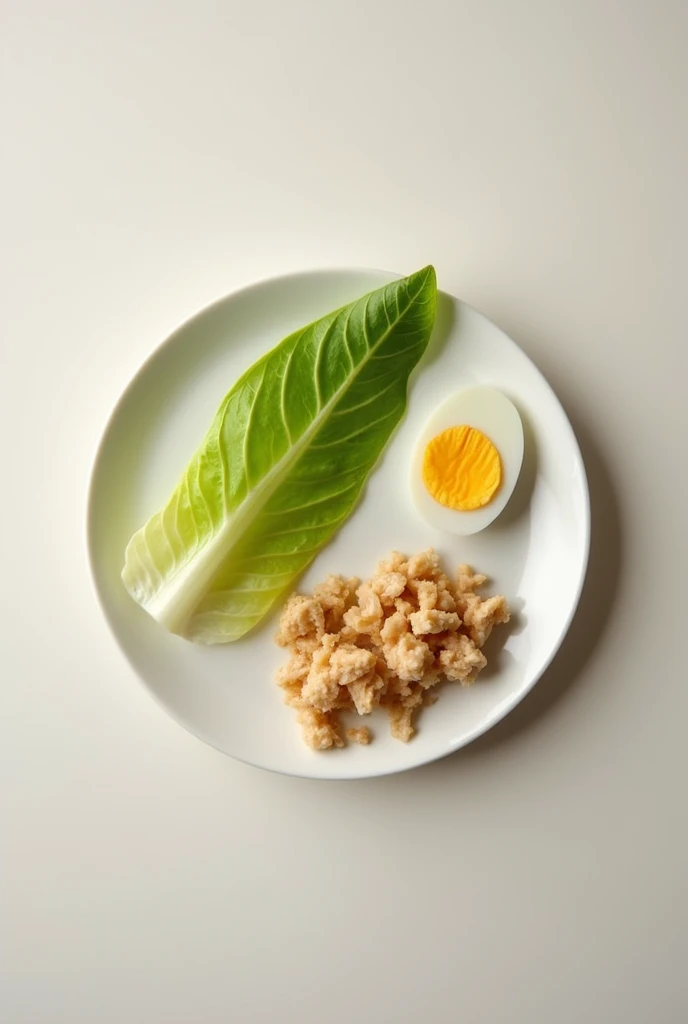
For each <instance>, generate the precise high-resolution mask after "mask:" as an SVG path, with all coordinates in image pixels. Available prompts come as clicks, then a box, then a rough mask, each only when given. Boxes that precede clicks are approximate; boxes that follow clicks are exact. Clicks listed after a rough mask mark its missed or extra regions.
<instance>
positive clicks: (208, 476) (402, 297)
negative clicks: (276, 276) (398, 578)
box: [122, 267, 437, 644]
mask: <svg viewBox="0 0 688 1024" xmlns="http://www.w3.org/2000/svg"><path fill="white" fill-rule="evenodd" d="M436 300H437V285H436V280H435V271H434V269H433V268H432V267H426V268H425V269H424V270H420V271H418V273H416V274H412V275H411V276H410V277H406V278H402V279H401V280H399V281H395V282H393V283H392V284H389V285H387V286H385V287H384V288H379V289H378V290H377V291H374V292H371V293H370V294H369V295H365V296H363V298H361V299H359V300H358V301H356V302H352V303H351V304H350V305H348V306H344V307H343V308H342V309H339V310H336V311H335V312H333V313H330V314H329V315H328V316H324V317H322V319H320V320H316V321H315V322H314V323H312V324H309V325H308V326H307V327H304V328H303V329H302V330H300V331H296V332H295V333H294V334H291V335H289V337H287V338H285V339H284V340H283V341H282V342H280V344H279V345H277V346H276V347H275V348H273V349H272V350H271V351H270V352H268V353H267V354H266V355H264V356H263V357H262V358H261V359H259V360H258V361H257V362H256V363H254V364H253V366H251V367H250V368H249V369H248V370H247V371H246V373H245V374H244V375H243V376H242V377H241V378H240V379H239V380H238V381H237V383H236V384H235V385H234V387H233V388H232V389H231V391H230V392H229V394H228V395H227V396H226V397H225V399H224V401H223V402H222V404H221V406H220V408H219V410H218V412H217V414H216V416H215V419H214V421H213V424H212V426H211V427H210V430H209V431H208V434H207V435H206V437H205V439H204V441H203V443H202V444H201V446H200V448H199V449H198V451H197V452H196V454H195V455H194V457H193V458H192V459H191V462H190V463H189V465H188V466H187V468H186V470H185V471H184V473H183V475H182V477H181V479H180V481H179V483H178V485H177V487H176V489H175V491H174V493H173V494H172V497H171V498H170V500H169V501H168V503H167V504H166V505H165V507H164V508H163V509H162V510H161V511H159V512H156V513H155V515H154V516H152V517H151V519H149V520H148V522H147V523H146V524H145V526H143V527H142V528H141V529H140V530H139V531H138V532H137V533H135V534H134V536H133V537H132V538H131V540H130V541H129V544H128V546H127V549H126V554H125V564H124V569H123V571H122V579H123V581H124V584H125V586H126V588H127V590H128V591H129V593H130V594H131V595H132V597H133V598H134V600H135V601H137V602H138V603H139V604H140V605H141V606H142V607H143V608H145V610H146V611H147V612H148V613H149V614H150V615H152V616H153V618H155V619H157V620H158V621H159V622H160V623H162V625H163V626H165V627H166V628H167V629H169V630H170V631H171V632H173V633H178V634H179V635H181V636H184V637H186V638H187V639H189V640H194V641H197V642H201V643H208V644H212V643H226V642H228V641H232V640H236V639H238V638H239V637H241V636H243V634H244V633H246V632H247V631H248V630H249V629H251V628H252V627H253V626H255V625H256V623H257V622H259V621H260V619H262V618H263V616H264V615H265V614H266V612H267V611H268V610H269V609H270V607H271V605H272V604H274V602H275V601H276V600H277V598H278V597H279V596H280V595H281V594H283V593H284V591H285V590H286V589H287V588H288V587H289V586H290V585H291V584H292V583H293V582H294V580H295V578H296V577H297V576H298V575H299V573H301V572H302V571H303V570H304V569H305V568H306V566H307V565H308V564H309V562H310V561H311V560H312V559H313V558H314V557H315V555H316V554H317V552H318V551H319V550H320V548H322V547H323V545H324V544H325V543H326V542H327V541H328V540H329V539H330V538H331V537H332V535H333V534H334V533H335V531H336V530H337V529H338V528H339V527H340V526H341V525H342V523H343V522H344V521H345V519H346V518H347V516H348V515H349V513H350V512H351V510H352V509H353V508H354V506H355V504H356V502H357V500H358V498H359V496H360V494H361V491H362V489H363V486H364V484H365V481H366V479H367V477H368V475H369V474H370V471H371V470H372V468H373V467H374V465H375V463H376V462H377V460H378V458H379V456H380V454H381V452H382V450H383V449H384V447H385V445H386V443H387V441H388V440H389V438H390V436H391V434H392V432H393V430H394V428H395V427H396V425H397V423H398V422H399V420H400V419H401V417H402V415H403V413H404V410H405V408H406V392H407V386H408V379H409V374H410V373H411V371H412V369H413V368H414V366H415V365H416V363H417V362H418V360H419V359H420V357H421V356H422V354H423V352H424V351H425V348H426V346H427V343H428V340H429V338H430V334H431V331H432V327H433V323H434V319H435V307H436Z"/></svg>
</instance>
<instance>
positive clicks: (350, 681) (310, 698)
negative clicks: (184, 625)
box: [276, 548, 509, 750]
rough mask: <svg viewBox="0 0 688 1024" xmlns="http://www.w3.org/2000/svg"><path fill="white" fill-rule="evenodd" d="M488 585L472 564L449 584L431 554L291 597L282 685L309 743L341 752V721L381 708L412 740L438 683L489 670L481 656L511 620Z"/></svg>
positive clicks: (396, 731) (400, 558)
mask: <svg viewBox="0 0 688 1024" xmlns="http://www.w3.org/2000/svg"><path fill="white" fill-rule="evenodd" d="M485 581H486V577H485V576H481V575H478V574H476V573H474V572H473V571H472V569H470V568H469V566H467V565H461V566H459V568H458V570H457V573H456V575H455V577H454V578H453V579H450V578H449V577H448V576H446V575H445V573H444V572H443V571H442V569H441V567H440V562H439V558H438V556H437V554H436V552H435V551H434V550H433V549H432V548H430V549H429V550H428V551H422V552H421V553H420V554H418V555H414V556H412V557H411V558H407V557H405V556H404V555H402V554H399V552H393V553H392V554H391V556H390V557H389V558H388V559H386V560H385V561H383V562H380V564H379V566H378V568H377V572H376V573H375V575H374V576H372V577H371V578H370V579H369V580H365V581H364V582H362V583H361V582H360V581H359V580H358V579H355V578H352V579H347V578H345V577H342V576H328V577H327V579H326V580H325V581H324V582H323V583H321V584H319V585H318V586H317V587H315V589H314V591H313V594H312V596H310V597H309V596H306V595H302V594H292V595H291V597H290V598H289V599H288V601H287V603H286V604H285V606H284V609H283V610H282V615H281V619H280V626H279V632H278V634H277V637H276V641H277V643H278V644H279V645H280V646H281V647H284V648H286V649H287V651H288V652H289V655H290V657H289V661H288V662H287V663H286V664H285V665H283V666H282V667H281V668H280V669H279V671H278V675H277V682H278V685H279V686H281V687H282V689H283V690H284V699H285V702H286V703H287V704H289V705H291V707H293V708H295V709H296V710H297V712H298V714H297V719H298V722H299V724H300V725H301V728H302V731H303V738H304V740H305V741H306V743H307V744H308V745H309V746H310V747H312V748H313V749H314V750H327V749H328V748H330V747H342V746H344V745H345V741H344V738H343V737H342V730H341V725H340V722H339V720H338V712H341V711H356V712H358V714H359V715H368V714H370V713H371V712H372V711H374V710H375V709H376V708H383V709H384V710H385V711H386V712H387V714H388V715H389V720H390V728H391V732H392V735H393V736H394V737H395V738H396V739H399V740H403V741H404V742H407V741H408V740H410V739H411V737H412V736H413V733H414V728H413V716H414V714H415V712H416V711H417V710H418V709H419V708H420V707H421V706H423V705H427V704H429V703H433V702H434V700H435V699H436V694H435V692H434V688H435V687H436V686H437V684H438V683H440V682H441V681H442V680H445V679H446V680H452V681H453V680H458V681H459V682H461V683H463V684H464V685H468V684H470V683H472V682H473V681H474V680H475V678H476V676H477V675H478V673H479V672H480V671H481V669H483V668H484V667H485V665H486V664H487V658H486V657H485V654H484V653H483V651H482V647H483V646H484V644H485V642H486V640H487V638H488V637H489V635H490V633H491V632H492V628H493V626H495V625H497V624H498V623H505V622H508V621H509V608H508V605H507V602H506V599H505V598H504V597H502V596H501V595H496V596H494V597H487V598H485V597H481V596H480V595H479V594H478V593H476V591H477V590H478V589H479V588H480V587H481V586H482V585H483V584H484V583H485ZM358 731H359V730H355V731H354V732H358ZM346 736H347V737H348V738H353V739H355V740H356V741H357V742H364V743H366V742H370V737H369V736H368V737H367V738H366V739H362V738H360V737H358V736H356V735H352V734H350V732H349V731H347V733H346Z"/></svg>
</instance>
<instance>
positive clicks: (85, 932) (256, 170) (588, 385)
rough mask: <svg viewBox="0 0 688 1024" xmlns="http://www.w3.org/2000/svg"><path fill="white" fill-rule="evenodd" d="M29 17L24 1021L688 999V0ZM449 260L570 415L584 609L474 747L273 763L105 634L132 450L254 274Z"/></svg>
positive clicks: (14, 884)
mask: <svg viewBox="0 0 688 1024" xmlns="http://www.w3.org/2000/svg"><path fill="white" fill-rule="evenodd" d="M0 9H1V14H2V25H1V27H0V47H1V49H2V66H3V73H4V74H3V87H2V107H3V113H2V136H3V154H4V155H3V157H2V170H1V172H0V173H1V180H2V205H3V220H2V225H3V226H2V236H3V243H4V244H3V265H4V266H3V271H2V278H1V280H2V329H1V333H2V338H1V339H0V360H1V364H0V386H1V387H2V404H1V406H0V415H1V419H2V431H1V434H0V443H1V444H2V465H3V485H2V491H1V493H2V501H1V504H0V517H1V520H2V523H1V527H2V529H1V532H0V538H1V540H0V543H1V544H2V575H3V583H2V587H1V588H0V605H1V608H2V619H1V627H0V635H1V637H2V648H3V655H4V656H3V660H2V662H1V664H2V677H3V682H2V691H1V692H2V707H3V710H2V722H3V727H4V729H3V731H4V732H5V734H6V735H5V738H4V741H3V747H2V760H3V764H4V768H3V773H2V774H3V792H4V794H5V797H4V800H3V803H4V807H5V809H4V810H3V813H2V817H3V819H4V820H5V822H6V823H8V825H9V828H8V830H7V831H6V832H5V838H4V839H3V840H2V847H3V849H4V853H3V855H2V858H3V865H4V866H3V869H2V871H3V876H4V877H3V891H4V895H3V903H4V910H3V915H2V916H3V917H4V925H3V926H2V927H3V931H5V933H6V934H5V938H6V939H8V941H7V943H6V947H5V950H6V952H5V954H4V955H3V960H4V965H3V984H2V1001H3V1002H2V1006H1V1007H0V1011H2V1012H0V1016H2V1017H3V1019H4V1020H5V1021H6V1022H7V1024H20V1022H31V1024H35V1022H41V1024H42V1022H46V1024H47V1022H57V1021H60V1022H62V1021H64V1022H70V1024H81V1022H89V1024H100V1022H103V1024H109V1022H116V1024H119V1022H134V1024H139V1022H147V1024H150V1022H158V1021H159V1022H161V1024H162V1022H164V1024H206V1022H207V1024H215V1022H218V1024H219V1022H223V1024H224V1022H228V1021H232V1022H237V1024H243V1022H248V1024H252V1022H261V1024H262V1022H268V1024H271V1022H281V1021H291V1020H294V1021H301V1022H304V1024H310V1022H316V1021H321V1020H324V1021H329V1022H332V1024H339V1022H345V1021H350V1020H360V1021H364V1022H371V1024H376V1022H378V1021H380V1022H382V1021H392V1020H396V1021H404V1022H407V1021H408V1022H411V1021H418V1020H420V1021H426V1022H428V1024H445V1022H446V1024H450V1022H451V1024H453V1022H455V1021H465V1022H468V1024H478V1022H485V1024H502V1022H505V1024H506V1022H509V1024H511V1022H527V1024H540V1022H542V1024H568V1022H571V1024H574V1022H576V1024H577V1022H579V1021H586V1022H592V1024H597V1022H605V1024H606V1022H608V1021H609V1022H621V1021H623V1022H631V1024H636V1022H637V1024H644V1022H646V1021H650V1020H652V1021H653V1022H654V1024H657V1022H659V1024H673V1022H679V1021H685V1020H686V1019H687V1016H688V988H687V981H686V972H685V958H686V953H687V952H688V902H687V897H686V888H685V884H686V864H687V861H688V857H687V854H688V841H687V840H688V826H687V814H688V812H687V804H688V801H687V799H686V780H687V770H688V742H687V740H686V722H687V720H688V678H687V673H686V657H685V639H686V631H687V628H686V624H685V609H686V600H685V596H684V593H683V590H684V586H685V574H686V568H687V567H688V566H687V560H686V553H687V552H686V539H685V529H686V527H685V524H686V515H687V513H686V499H687V498H688V489H687V486H686V440H687V439H688V432H687V430H686V427H687V426H688V424H687V419H686V407H687V406H688V399H687V398H686V389H685V354H684V353H685V341H686V312H685V310H686V294H685V282H686V271H687V269H688V265H687V264H688V261H687V257H686V235H687V229H688V216H687V215H688V206H687V202H686V182H687V180H688V159H687V158H688V140H687V133H686V124H687V122H688V73H687V70H686V59H685V45H686V33H687V32H688V6H686V4H685V3H682V2H681V0H676V2H669V0H664V2H661V0H655V2H654V3H650V2H624V0H618V2H610V0H606V2H593V0H583V2H581V0H575V2H574V0H540V2H536V0H520V2H516V0H513V2H511V0H501V2H496V0H490V2H487V0H474V2H468V0H458V2H456V0H425V2H424V3H422V4H419V5H411V4H402V3H400V2H399V0H372V2H371V0H365V2H364V0H348V2H346V3H340V2H335V3H328V2H326V0H295V2H291V3H283V2H281V0H263V2H260V3H251V4H238V3H235V2H232V0H230V2H228V3H226V4H222V3H220V2H219V0H212V2H210V0H195V2H194V3H191V2H179V0H177V2H170V3H163V2H162V0H157V2H153V0H138V2H136V3H134V2H133V0H126V2H122V0H119V2H117V3H115V2H114V0H109V2H108V0H94V2H93V3H86V2H85V0H81V2H78V0H62V2H60V3H53V2H48V0H42V2H41V0H24V2H22V3H21V4H20V3H18V2H13V0H3V2H2V3H1V4H0ZM428 261H432V262H433V263H434V264H435V265H436V267H437V270H438V276H439V281H440V285H441V287H443V288H445V289H446V290H448V291H451V292H453V293H455V294H457V295H459V296H460V297H462V298H464V299H466V300H467V301H469V302H470V303H472V304H474V305H476V306H477V307H478V308H480V309H482V310H483V311H484V312H485V313H486V314H487V315H488V316H490V317H491V318H492V319H493V320H495V321H496V322H497V323H498V324H499V325H500V326H502V327H503V328H504V329H506V330H507V332H509V333H510V334H511V335H512V336H513V338H514V339H515V340H516V341H517V342H518V343H519V344H520V345H521V346H522V347H523V348H524V349H525V350H526V352H528V353H529V354H530V355H531V356H532V357H533V358H534V359H535V361H536V362H537V363H538V365H539V366H540V367H541V369H542V370H543V371H544V372H545V373H546V375H547V376H548V377H549V379H550V381H551V382H552V384H553V385H554V387H555V389H556V390H557V392H558V393H559V395H560V397H561V398H562V401H563V402H564V404H565V407H566V409H567V410H568V412H569V413H570V416H571V418H572V421H573V423H574V425H575V428H576V430H577V432H578V434H579V437H580V442H581V446H582V449H583V452H584V456H585V459H586V463H587V467H588V472H589V476H590V484H591V490H592V501H593V547H592V562H591V568H590V575H589V581H588V586H587V589H586V591H585V595H584V599H583V603H582V607H581V609H580V613H579V615H578V617H577V619H576V621H575V624H574V627H573V629H572V631H571V633H570V635H569V638H568V640H567V642H566V644H565V647H564V649H563V651H562V653H561V655H560V657H559V658H558V659H557V661H556V663H555V665H554V667H553V668H552V669H551V671H549V672H548V674H547V675H546V677H545V678H544V679H543V680H542V682H541V683H540V684H539V685H538V686H537V687H536V689H535V691H534V692H533V693H532V695H531V696H530V697H529V698H528V699H527V700H526V701H525V703H524V704H523V705H522V706H521V707H520V708H519V709H518V710H517V711H516V712H515V713H514V714H512V715H511V717H510V718H509V719H507V720H506V721H505V722H504V723H502V725H500V726H499V727H498V728H496V729H495V730H494V731H493V732H492V733H491V734H490V735H488V736H486V737H485V738H484V739H482V740H480V741H478V742H477V743H475V744H473V746H472V747H470V748H468V749H467V750H465V751H464V752H461V753H459V754H458V755H456V756H454V757H451V758H448V759H447V760H445V761H442V762H440V763H437V764H434V765H432V766H430V767H427V768H425V769H421V770H418V771H415V772H412V773H409V774H406V775H403V776H398V777H392V778H387V779H381V780H377V781H370V782H362V783H344V784H328V783H316V782H305V781H299V780H295V779H290V778H281V777H277V776H274V775H270V774H267V773H264V772H261V771H258V770H253V769H251V768H248V767H245V766H243V765H241V764H237V763H234V762H233V761H232V760H230V759H229V758H227V757H225V756H223V755H221V754H219V753H217V752H216V751H214V750H211V749H209V748H208V747H205V746H203V745H202V744H201V743H200V742H199V741H198V740H196V739H194V738H193V737H192V736H190V735H188V734H187V733H185V732H184V731H183V730H182V729H181V728H180V727H179V726H177V725H175V724H174V723H173V722H172V721H171V720H170V719H168V718H167V717H166V716H165V715H164V714H163V713H162V712H161V711H160V710H159V709H158V707H157V706H155V704H154V703H153V701H152V700H151V699H150V697H149V696H148V695H147V693H146V691H145V690H144V689H143V687H142V686H141V685H140V684H139V683H138V681H137V679H136V678H135V677H134V675H133V673H132V671H131V670H130V669H129V668H128V666H127V665H126V663H125V661H124V659H123V656H122V655H121V654H120V652H119V650H118V648H117V646H116V644H115V641H114V640H113V638H112V636H111V635H110V633H109V631H108V628H107V626H106V624H105V622H104V620H103V617H102V615H101V612H100V610H99V607H98V605H97V603H96V601H95V598H94V595H93V591H92V587H91V583H90V581H89V575H88V570H87V563H86V554H85V543H84V517H85V500H86V489H87V483H88V476H89V471H90V466H91V462H92V459H93V455H94V451H95V447H96V444H97V442H98V439H99V435H100V432H101V430H102V428H103V426H104V423H105V421H106V418H107V416H108V414H109V411H110V409H111V407H112V405H113V403H114V402H115V400H116V399H117V397H118V395H119V394H120V392H121V390H122V388H123V387H124V386H125V384H126V383H127V381H128V380H129V378H130V377H131V375H132V374H133V373H134V371H135V370H136V368H137V367H138V366H139V364H140V363H141V362H142V360H143V359H144V358H145V357H146V356H147V354H148V353H149V352H150V351H151V349H152V348H153V347H154V346H155V345H156V344H157V343H158V342H159V341H160V340H162V339H163V338H164V337H165V336H166V335H167V334H168V333H169V332H170V331H171V330H172V329H173V328H174V327H175V326H176V325H178V324H179V323H180V322H181V321H182V320H183V319H185V318H186V317H187V316H188V315H189V314H191V313H193V312H195V311H196V310H198V309H199V308H201V307H203V306H204V305H206V304H207V303H209V302H210V301H212V300H213V299H216V298H217V297H219V296H221V295H223V294H226V293H227V292H229V291H231V290H232V289H234V288H236V287H238V286H240V285H243V284H244V283H247V282H250V281H253V280H256V279H259V278H262V277H265V276H268V275H273V274H278V273H282V272H285V271H290V270H295V269H301V268H307V267H314V266H332V265H365V266H377V267H384V268H389V269H395V270H400V271H410V270H413V269H416V268H417V267H419V266H422V265H423V264H424V263H425V262H428ZM3 831H4V829H3Z"/></svg>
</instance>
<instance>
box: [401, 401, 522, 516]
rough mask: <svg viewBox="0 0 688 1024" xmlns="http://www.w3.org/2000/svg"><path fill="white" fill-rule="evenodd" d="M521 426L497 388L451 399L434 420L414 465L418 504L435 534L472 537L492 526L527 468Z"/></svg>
mask: <svg viewBox="0 0 688 1024" xmlns="http://www.w3.org/2000/svg"><path fill="white" fill-rule="evenodd" d="M523 447H524V442H523V424H522V423H521V417H520V416H519V414H518V411H517V410H516V407H515V406H514V404H513V402H511V401H510V400H509V399H508V398H507V397H506V395H503V394H502V393H501V391H495V390H494V389H493V388H483V387H476V388H469V389H467V390H465V391H459V392H458V393H457V394H455V395H451V396H450V397H449V398H447V399H446V401H444V402H443V403H442V404H441V405H440V406H439V408H438V409H436V410H435V412H434V413H433V415H432V416H431V417H430V419H429V420H428V422H427V423H426V425H425V428H424V430H423V431H422V433H421V435H420V437H419V438H418V441H417V444H416V448H415V451H414V454H413V458H412V461H411V493H412V495H413V500H414V504H415V506H416V508H417V510H418V511H419V512H420V514H421V515H422V516H423V518H424V519H426V520H427V522H428V523H429V524H430V525H431V526H434V527H435V528H436V529H437V530H444V531H445V532H447V533H455V534H458V535H460V536H468V535H469V534H471V533H477V532H478V531H479V530H484V529H485V527H486V526H489V525H490V523H492V522H494V520H495V519H496V518H497V516H498V515H499V514H500V512H502V511H503V510H504V508H505V506H506V504H507V502H508V500H509V498H510V497H511V495H512V494H513V491H514V488H515V486H516V481H517V480H518V476H519V473H520V472H521V465H522V463H523Z"/></svg>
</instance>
